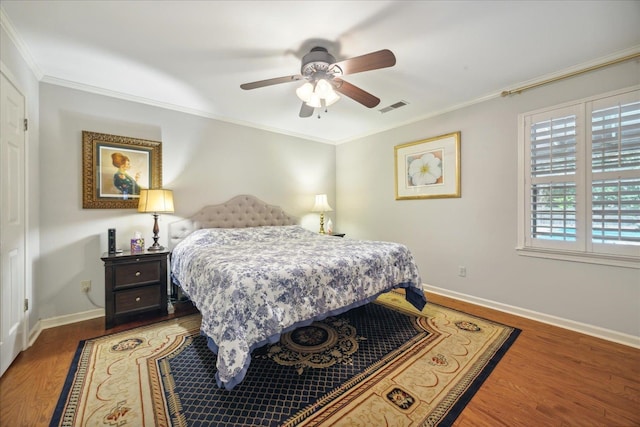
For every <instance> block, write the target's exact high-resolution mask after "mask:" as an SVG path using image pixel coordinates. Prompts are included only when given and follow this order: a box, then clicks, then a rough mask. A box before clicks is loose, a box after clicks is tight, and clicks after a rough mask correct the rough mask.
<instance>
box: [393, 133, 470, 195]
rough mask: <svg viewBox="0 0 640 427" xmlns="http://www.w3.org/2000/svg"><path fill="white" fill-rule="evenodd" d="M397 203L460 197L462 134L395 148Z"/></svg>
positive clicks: (438, 137)
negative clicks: (398, 201) (399, 201)
mask: <svg viewBox="0 0 640 427" xmlns="http://www.w3.org/2000/svg"><path fill="white" fill-rule="evenodd" d="M394 154H395V172H396V179H395V180H396V200H411V199H437V198H449V197H451V198H455V197H460V132H454V133H449V134H446V135H440V136H436V137H433V138H429V139H423V140H420V141H415V142H410V143H407V144H402V145H396V146H395V147H394Z"/></svg>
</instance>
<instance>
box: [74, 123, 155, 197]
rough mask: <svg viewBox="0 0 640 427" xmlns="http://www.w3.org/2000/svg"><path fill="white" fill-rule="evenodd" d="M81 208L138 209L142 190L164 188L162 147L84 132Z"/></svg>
mask: <svg viewBox="0 0 640 427" xmlns="http://www.w3.org/2000/svg"><path fill="white" fill-rule="evenodd" d="M82 159H83V160H82V161H83V165H82V207H83V208H84V209H129V208H130V209H135V208H137V207H138V199H139V198H140V190H141V189H148V188H161V187H162V143H161V142H160V141H151V140H146V139H138V138H129V137H125V136H118V135H109V134H104V133H96V132H89V131H82Z"/></svg>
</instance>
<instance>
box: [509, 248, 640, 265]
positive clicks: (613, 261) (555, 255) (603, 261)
mask: <svg viewBox="0 0 640 427" xmlns="http://www.w3.org/2000/svg"><path fill="white" fill-rule="evenodd" d="M516 252H517V253H518V255H522V256H531V257H535V258H547V259H556V260H562V261H573V262H584V263H587V264H600V265H611V266H615V267H623V268H635V269H640V261H639V260H638V258H637V257H632V256H623V255H608V254H603V253H596V252H573V251H561V250H554V249H549V248H540V247H539V248H533V247H526V246H517V247H516Z"/></svg>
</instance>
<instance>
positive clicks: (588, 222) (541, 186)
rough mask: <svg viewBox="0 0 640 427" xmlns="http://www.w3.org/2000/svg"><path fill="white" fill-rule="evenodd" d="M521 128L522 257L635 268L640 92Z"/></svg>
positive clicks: (529, 116)
mask: <svg viewBox="0 0 640 427" xmlns="http://www.w3.org/2000/svg"><path fill="white" fill-rule="evenodd" d="M519 124H520V127H519V129H520V132H519V133H520V135H519V137H518V162H519V185H518V213H519V220H518V251H519V253H521V254H523V255H531V256H539V257H545V258H557V259H565V260H573V261H583V262H592V263H599V264H609V265H619V266H625V267H634V268H640V89H638V88H633V89H629V90H625V91H619V92H617V93H615V94H608V95H603V96H599V97H594V98H589V99H587V100H582V101H578V102H575V103H571V104H566V105H563V106H557V107H551V108H549V109H544V110H538V111H535V112H531V113H526V114H522V115H520V116H519Z"/></svg>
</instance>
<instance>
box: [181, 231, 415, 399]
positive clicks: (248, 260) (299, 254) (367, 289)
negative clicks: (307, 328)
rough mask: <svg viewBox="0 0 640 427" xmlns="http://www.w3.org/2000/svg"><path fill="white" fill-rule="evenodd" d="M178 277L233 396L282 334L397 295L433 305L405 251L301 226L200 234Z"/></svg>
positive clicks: (187, 247) (186, 247)
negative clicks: (259, 352) (254, 359)
mask: <svg viewBox="0 0 640 427" xmlns="http://www.w3.org/2000/svg"><path fill="white" fill-rule="evenodd" d="M171 274H172V279H173V280H174V282H175V283H176V284H177V285H178V286H180V287H181V288H182V290H183V291H184V292H185V293H186V294H187V296H188V297H189V298H190V299H191V301H192V302H193V303H194V304H195V305H196V307H197V308H198V309H199V310H200V312H201V313H202V325H201V328H200V329H201V332H202V333H203V334H205V335H206V336H207V337H208V342H209V347H210V348H211V350H212V351H213V352H215V353H217V357H218V359H217V369H218V372H217V374H216V379H217V382H218V385H219V386H220V387H225V388H226V389H229V390H231V389H232V388H233V387H235V386H236V385H237V384H238V383H240V382H241V381H242V380H243V378H244V376H245V374H246V372H247V369H248V367H249V364H250V362H251V351H252V350H253V349H255V348H259V347H261V346H263V345H265V344H267V343H274V342H277V341H278V340H279V339H280V334H281V333H284V332H287V331H290V330H293V329H295V328H297V327H300V326H303V325H308V324H310V323H312V322H313V321H315V320H320V319H323V318H325V317H328V316H333V315H336V314H339V313H341V312H344V311H347V310H349V309H351V308H353V307H357V306H360V305H363V304H366V303H368V302H370V301H372V300H373V299H375V298H376V297H377V296H378V295H380V294H381V293H383V292H386V291H388V290H390V289H392V288H397V287H401V288H406V289H407V292H406V295H407V300H408V301H410V302H411V303H412V304H413V305H415V306H416V307H417V308H419V309H422V308H423V307H424V305H425V303H426V298H425V296H424V292H423V291H422V282H421V279H420V275H419V272H418V268H417V266H416V264H415V262H414V259H413V255H412V254H411V252H409V250H408V248H407V247H406V246H404V245H401V244H397V243H389V242H378V241H364V240H353V239H343V238H338V237H333V236H325V235H321V234H318V233H314V232H312V231H309V230H306V229H304V228H302V227H300V226H297V225H293V226H279V227H252V228H241V229H239V228H229V229H227V228H218V229H203V230H198V231H195V232H193V233H192V234H190V235H189V236H187V237H186V238H185V239H184V240H183V241H182V242H180V243H179V244H178V245H176V247H175V248H174V250H173V253H172V257H171Z"/></svg>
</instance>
